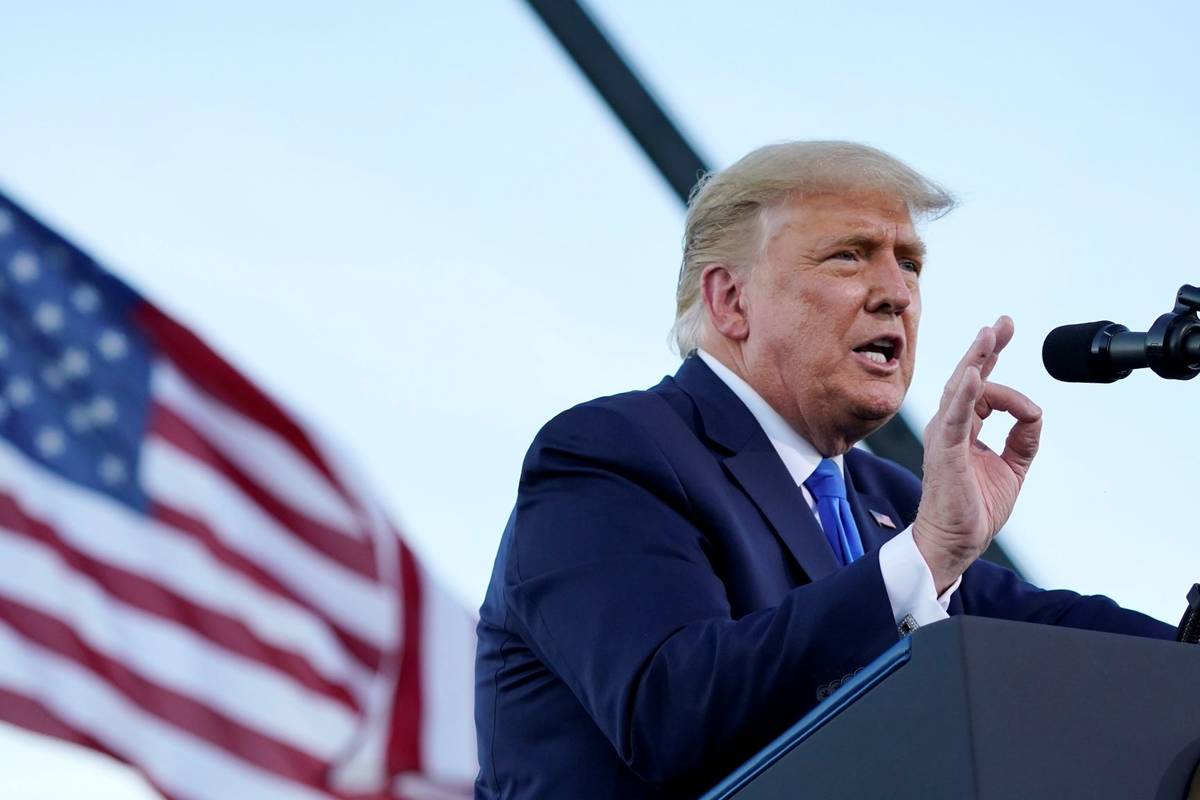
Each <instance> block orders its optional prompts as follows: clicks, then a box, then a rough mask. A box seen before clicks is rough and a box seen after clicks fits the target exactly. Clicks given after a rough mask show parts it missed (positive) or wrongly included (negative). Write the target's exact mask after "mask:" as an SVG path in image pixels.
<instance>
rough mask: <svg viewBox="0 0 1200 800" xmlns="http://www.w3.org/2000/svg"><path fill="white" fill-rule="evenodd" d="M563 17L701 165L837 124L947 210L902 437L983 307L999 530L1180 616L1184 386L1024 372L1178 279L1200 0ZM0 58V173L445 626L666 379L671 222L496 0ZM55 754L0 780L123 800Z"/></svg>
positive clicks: (71, 34)
mask: <svg viewBox="0 0 1200 800" xmlns="http://www.w3.org/2000/svg"><path fill="white" fill-rule="evenodd" d="M592 7H593V9H594V10H595V12H596V13H597V15H598V17H599V18H600V19H601V20H602V22H603V23H604V24H605V25H606V26H607V27H608V28H609V30H610V31H611V32H612V33H613V34H614V35H615V37H616V38H617V39H618V41H619V42H620V45H621V47H622V49H623V50H624V51H625V52H626V54H627V55H629V56H630V57H631V58H632V60H633V61H634V62H635V63H636V64H637V66H638V67H639V68H640V69H641V71H642V73H643V75H644V76H645V77H646V78H647V80H648V81H649V83H650V84H651V85H652V87H653V88H654V90H655V91H656V92H657V94H658V95H659V97H660V98H662V99H663V100H664V101H665V103H666V105H667V106H668V107H669V108H670V109H671V111H672V112H673V113H674V115H675V116H676V118H677V119H678V121H679V122H680V123H681V125H682V127H683V128H684V129H685V130H686V131H687V132H688V134H689V135H690V136H692V137H693V138H694V141H695V143H696V144H697V146H698V147H699V149H700V150H701V151H702V152H703V153H704V155H705V156H706V157H707V158H708V159H710V160H711V161H712V163H713V164H715V165H724V164H727V163H729V162H730V161H732V160H734V159H736V158H737V157H738V156H740V155H742V154H743V153H744V152H745V151H747V150H748V149H750V148H753V147H755V146H757V145H759V144H763V143H766V142H770V141H777V140H781V139H789V138H846V139H853V140H858V141H866V142H869V143H871V144H874V145H877V146H879V147H882V148H884V149H886V150H889V151H891V152H893V153H895V154H896V155H898V156H900V157H902V158H904V159H906V160H907V161H909V162H910V163H912V164H913V165H914V166H916V167H917V168H919V169H921V170H923V171H925V172H926V173H928V174H929V175H930V176H932V177H934V178H936V179H938V180H941V181H943V182H944V183H946V184H947V185H949V186H950V187H951V188H952V189H954V190H956V191H957V192H958V193H959V194H960V196H961V197H962V199H963V201H964V202H963V205H962V207H961V208H960V209H959V210H957V211H955V212H954V213H953V214H952V215H950V216H949V217H947V218H945V219H944V220H941V221H938V222H936V223H932V224H931V225H930V226H928V228H927V229H926V230H925V231H924V233H925V236H926V239H927V241H928V243H929V246H930V250H931V258H930V261H929V267H928V269H927V271H926V272H925V275H924V277H923V289H922V291H923V294H924V305H925V316H924V321H923V325H922V333H921V341H920V347H919V353H920V357H919V361H918V371H917V376H916V380H915V383H914V386H913V389H912V392H911V393H910V397H909V402H908V406H907V413H908V415H909V418H910V420H912V421H913V422H914V423H916V424H917V425H922V424H923V423H924V421H925V420H926V419H927V418H928V415H929V414H930V413H931V411H932V410H933V408H934V407H935V404H936V400H937V397H938V395H939V394H940V392H941V386H942V383H943V381H944V380H945V377H946V376H947V375H948V374H949V372H950V370H951V368H952V366H953V364H954V363H955V362H956V361H957V359H958V357H959V354H960V353H961V351H962V350H963V349H964V348H965V347H966V345H967V344H968V343H969V342H970V340H971V339H972V338H973V336H974V333H975V331H976V330H977V329H978V328H979V326H980V325H982V324H985V323H988V322H991V321H992V320H994V319H995V317H996V316H997V315H998V314H1000V313H1008V314H1010V315H1012V316H1013V317H1014V319H1015V320H1016V323H1017V338H1016V340H1015V341H1014V343H1013V345H1012V346H1011V347H1010V349H1009V351H1008V352H1007V353H1006V354H1005V357H1004V359H1003V361H1002V362H1001V364H1000V367H999V368H998V370H997V372H996V375H995V377H996V379H997V380H1001V381H1004V382H1007V383H1010V384H1012V385H1015V386H1017V387H1018V388H1020V389H1022V390H1023V391H1025V392H1026V393H1028V394H1029V395H1030V396H1032V397H1033V398H1034V399H1035V400H1036V401H1037V402H1038V403H1039V404H1041V405H1042V407H1043V408H1044V409H1045V411H1046V430H1045V436H1044V440H1043V453H1042V454H1041V455H1040V456H1039V458H1038V461H1037V463H1036V464H1035V466H1034V469H1033V471H1032V473H1031V475H1030V479H1029V482H1028V484H1027V486H1026V489H1025V492H1024V494H1023V496H1022V499H1021V501H1020V503H1019V504H1018V508H1017V512H1016V514H1015V515H1014V517H1013V520H1012V523H1011V525H1010V528H1009V530H1007V531H1006V533H1005V536H1004V543H1005V544H1006V546H1008V548H1009V549H1010V550H1011V551H1012V552H1013V554H1014V557H1015V558H1017V559H1018V560H1019V562H1020V563H1021V565H1022V566H1023V567H1024V568H1025V569H1026V571H1027V572H1028V574H1029V575H1031V576H1032V577H1033V578H1034V579H1035V580H1036V581H1038V582H1040V583H1042V584H1043V585H1047V586H1065V587H1069V588H1074V589H1077V590H1080V591H1087V592H1105V593H1107V594H1110V595H1111V596H1113V597H1115V598H1116V599H1117V600H1119V601H1120V602H1122V603H1124V604H1126V605H1130V606H1133V607H1136V608H1140V609H1142V610H1145V611H1148V612H1150V613H1152V614H1155V615H1156V616H1159V617H1162V618H1164V619H1167V620H1169V621H1172V622H1174V621H1175V620H1176V619H1177V618H1178V615H1179V612H1180V611H1181V609H1182V601H1183V594H1184V593H1185V592H1186V590H1187V588H1188V587H1189V586H1190V585H1191V583H1192V582H1193V581H1194V580H1197V579H1200V544H1198V543H1197V541H1196V534H1195V527H1196V526H1195V525H1194V524H1193V523H1192V522H1191V521H1190V520H1189V519H1188V517H1187V514H1186V513H1185V508H1184V506H1185V502H1184V499H1186V498H1188V497H1189V496H1190V495H1189V492H1191V491H1194V489H1193V486H1192V484H1193V483H1194V479H1193V475H1194V469H1195V456H1194V448H1195V442H1194V441H1193V440H1192V437H1191V436H1190V435H1189V433H1190V431H1191V430H1193V429H1194V426H1191V425H1187V424H1186V421H1187V420H1188V419H1189V415H1190V414H1191V413H1192V412H1193V410H1194V409H1195V408H1196V407H1197V401H1198V400H1200V383H1174V382H1166V381H1161V380H1159V379H1157V378H1155V377H1153V376H1151V375H1149V374H1146V373H1139V374H1136V375H1135V376H1133V377H1132V378H1130V379H1128V380H1126V381H1124V382H1123V383H1120V384H1116V385H1113V386H1103V387H1099V386H1097V387H1093V386H1068V385H1064V384H1057V383H1055V382H1053V381H1052V380H1050V379H1049V378H1048V377H1047V376H1046V375H1045V374H1044V372H1043V370H1042V368H1041V365H1040V357H1039V352H1040V346H1041V339H1042V337H1043V336H1044V335H1045V333H1046V332H1047V331H1048V330H1049V329H1050V328H1051V327H1053V326H1054V325H1057V324H1061V323H1064V322H1075V321H1084V320H1090V319H1098V318H1110V319H1115V320H1118V321H1121V322H1124V323H1125V324H1127V325H1129V326H1130V327H1131V328H1133V329H1139V328H1141V329H1144V327H1145V326H1146V325H1147V324H1149V323H1150V322H1151V321H1152V320H1153V319H1154V317H1155V316H1157V315H1158V314H1160V313H1163V312H1164V311H1167V310H1169V308H1170V306H1171V302H1172V299H1173V295H1174V292H1175V290H1176V289H1177V288H1178V286H1179V285H1180V284H1181V283H1184V282H1200V265H1198V264H1197V259H1196V256H1195V250H1194V248H1192V247H1191V242H1192V240H1193V239H1194V238H1195V230H1196V220H1197V219H1198V218H1200V193H1198V192H1197V186H1200V167H1198V160H1197V158H1196V155H1195V147H1194V137H1195V132H1196V130H1197V127H1198V126H1197V123H1198V122H1200V119H1198V112H1197V108H1198V107H1200V104H1198V103H1197V99H1198V98H1197V90H1196V85H1195V76H1196V75H1200V54H1198V51H1197V49H1196V48H1195V46H1194V42H1195V39H1196V36H1197V33H1200V25H1198V24H1197V23H1198V22H1200V11H1198V10H1197V7H1196V6H1195V5H1194V4H1189V3H1185V2H1157V3H1142V4H1137V6H1136V7H1135V6H1134V4H1129V3H1125V4H1106V3H1095V2H1090V3H1082V2H1080V3H1059V4H1046V3H1032V2H1026V3H1007V4H1003V5H996V4H993V5H991V6H989V7H987V8H984V7H982V6H980V5H978V4H965V3H949V2H944V3H928V4H924V5H922V6H920V7H919V8H914V7H913V6H912V5H911V4H909V5H905V6H902V5H897V4H895V3H888V2H882V1H879V2H875V1H871V2H859V3H855V4H798V3H783V2H757V3H745V4H739V8H738V10H737V11H736V12H735V11H733V10H732V9H731V6H730V5H729V4H727V3H718V2H692V3H688V4H686V5H685V4H682V3H667V2H634V1H633V0H595V2H594V3H593V4H592ZM0 41H2V42H3V47H0V108H2V109H3V120H4V124H3V125H0V186H2V187H3V188H4V189H5V190H6V191H8V192H10V193H12V194H13V195H14V196H15V197H16V198H17V199H18V200H20V201H23V202H25V203H26V205H27V206H29V207H30V208H31V210H33V211H35V212H36V213H40V214H41V215H42V216H43V217H44V218H45V219H46V220H47V221H48V222H50V223H52V224H54V225H56V226H58V227H59V228H60V229H61V230H63V231H64V232H65V233H67V235H68V236H72V237H74V239H75V240H76V241H77V242H78V243H80V244H82V245H84V246H85V247H87V248H89V249H91V250H92V252H93V253H94V254H95V255H97V256H98V257H100V258H101V259H102V260H103V261H105V262H106V263H108V264H109V265H110V266H111V267H112V268H113V269H115V270H116V271H117V272H118V273H120V274H121V275H123V276H124V277H125V278H127V279H128V280H130V281H131V282H133V283H134V284H135V285H137V286H139V287H140V288H141V289H142V290H143V291H145V292H146V293H147V294H148V295H149V296H151V297H152V298H155V299H156V300H157V301H158V302H159V303H160V304H161V305H163V306H164V307H165V308H167V309H169V310H171V311H173V312H175V313H176V314H177V315H178V316H180V317H181V318H183V319H184V320H186V321H187V322H189V323H190V324H192V325H193V326H194V327H195V328H196V329H197V330H198V331H200V332H201V333H202V334H203V335H205V336H207V337H208V338H209V339H210V341H212V342H213V343H214V344H216V345H217V346H218V347H219V348H220V349H222V350H223V351H224V352H225V353H226V354H227V355H228V356H230V357H231V358H232V359H233V360H234V361H235V362H237V363H238V364H240V365H242V366H244V367H245V368H246V369H247V370H248V371H249V372H250V373H251V374H252V375H253V376H255V377H257V378H258V379H259V380H260V381H261V382H262V383H263V384H264V385H265V386H267V387H268V388H269V389H271V390H272V391H274V392H275V393H276V394H277V395H278V396H280V397H282V398H283V399H284V400H285V401H286V402H287V403H288V404H290V405H291V406H292V407H293V408H295V409H296V410H298V411H299V412H301V413H302V414H303V415H304V416H305V417H306V418H308V419H310V420H311V421H313V422H314V423H316V424H317V425H318V426H319V427H321V428H322V429H324V430H326V431H328V432H329V434H330V435H331V436H332V437H333V438H335V439H337V440H339V441H341V442H342V443H343V444H344V445H345V446H346V448H347V449H348V450H350V451H351V452H353V453H355V454H356V455H357V457H358V459H359V460H360V461H362V462H364V463H365V465H366V467H367V469H368V472H369V473H370V474H371V475H372V476H373V479H374V482H375V484H376V485H377V487H378V488H379V491H380V493H381V494H382V495H383V496H384V497H385V499H386V501H387V504H388V505H389V506H390V507H391V508H392V509H393V510H394V512H395V515H396V517H397V518H398V520H399V521H400V522H401V523H402V524H403V526H404V527H405V529H406V530H407V531H408V533H409V535H410V537H411V539H412V540H413V542H414V543H415V544H416V546H417V547H418V548H419V550H420V552H421V553H422V554H423V555H424V557H425V559H426V561H427V562H428V563H429V565H430V567H431V568H432V569H433V570H434V571H435V572H436V573H438V574H440V575H441V576H443V577H444V579H445V580H446V581H447V582H449V584H450V585H451V586H452V587H453V589H454V590H455V591H456V592H457V593H458V595H459V596H460V597H462V599H463V602H464V603H469V604H471V605H475V604H477V603H478V601H479V599H480V598H481V596H482V593H483V588H484V584H485V582H486V579H487V574H488V570H489V568H490V563H491V558H492V555H493V553H494V549H495V545H496V542H497V540H498V537H499V534H500V530H501V527H502V525H503V522H504V519H505V517H506V515H507V512H508V507H509V505H510V503H511V501H512V497H513V491H514V487H515V482H516V478H517V470H518V467H519V464H520V460H521V458H522V456H523V454H524V450H525V448H526V446H527V445H528V443H529V441H530V439H531V438H532V436H533V434H534V433H535V432H536V430H537V429H538V427H540V425H541V424H542V423H543V422H544V421H545V420H546V419H548V418H549V417H550V416H552V415H553V414H554V413H556V412H557V411H559V410H561V409H563V408H565V407H566V406H568V405H571V404H573V403H576V402H579V401H581V400H585V399H588V398H590V397H593V396H596V395H599V394H607V393H611V392H615V391H621V390H625V389H629V388H634V387H643V386H648V385H650V384H652V383H655V382H656V381H657V380H658V379H659V378H660V377H661V376H662V375H663V374H664V373H669V372H673V371H674V369H675V366H676V363H677V359H676V358H675V357H674V356H673V355H672V354H671V352H670V351H669V349H668V347H667V331H668V329H669V327H670V323H671V314H672V308H673V307H672V297H673V286H674V281H675V276H676V271H677V265H678V243H679V236H680V229H681V221H682V213H681V210H680V208H679V206H678V203H677V202H676V200H675V199H674V197H673V196H672V195H670V193H669V192H668V191H667V190H666V188H665V187H664V186H663V185H662V183H661V182H660V180H659V179H658V177H657V176H656V175H655V174H654V173H653V172H652V171H651V170H650V168H649V166H648V165H647V163H646V161H645V160H644V158H643V157H642V155H641V154H640V152H639V151H638V150H637V149H636V148H635V146H634V145H633V144H632V143H631V142H630V141H629V140H628V139H627V137H626V136H625V134H624V132H623V131H622V130H621V128H620V127H619V125H618V124H617V123H616V122H615V121H614V120H613V119H612V118H611V117H610V115H609V114H608V112H607V110H606V109H605V108H604V107H603V105H602V104H601V103H600V101H599V100H598V99H597V98H596V97H594V96H593V94H592V92H591V90H590V88H589V87H588V86H587V85H586V84H585V83H584V81H583V80H582V78H581V77H579V76H578V75H577V74H576V72H575V70H574V68H573V67H572V66H571V65H570V64H569V63H568V62H567V61H566V60H565V59H564V57H563V56H562V54H561V53H560V51H559V49H558V46H557V45H556V44H555V43H554V42H553V41H552V40H551V39H550V38H549V37H548V36H547V35H546V34H545V33H544V32H543V30H542V28H541V25H540V23H539V22H538V21H537V20H536V19H535V18H534V17H533V15H532V14H531V13H530V12H529V11H527V10H526V8H525V6H524V5H523V4H522V3H520V2H516V0H505V1H503V2H466V1H465V0H452V1H450V2H442V3H437V4H395V3H385V2H361V3H356V4H353V5H352V6H348V5H346V4H333V3H315V2H309V3H284V2H282V1H279V2H262V3H256V4H253V6H251V7H246V5H245V4H233V3H219V2H218V3H209V4H205V5H203V6H201V5H199V4H196V5H193V6H191V7H190V8H185V7H182V6H180V5H179V4H173V5H170V6H164V5H163V4H157V3H150V2H141V3H137V2H118V3H111V4H106V5H105V6H104V8H103V10H102V11H101V10H100V7H98V6H91V5H88V4H82V3H38V4H28V3H16V2H0ZM985 436H986V437H988V438H990V440H991V441H993V442H994V441H996V438H998V437H1002V436H1003V428H1002V427H1001V426H1000V425H999V424H990V425H989V428H988V431H987V433H986V434H985ZM1176 498H1179V499H1178V500H1177V499H1176ZM9 740H14V741H12V742H11V743H10V741H9ZM59 751H60V748H51V747H48V746H44V745H42V744H41V743H40V742H37V741H36V740H34V739H32V738H27V737H21V738H20V739H19V740H17V739H15V735H14V734H12V733H11V732H6V735H5V736H4V738H3V739H0V794H3V795H4V796H5V797H56V796H65V795H66V794H68V793H70V792H71V791H72V790H70V789H68V788H67V787H66V785H60V784H57V783H55V781H56V780H59V779H70V778H72V777H73V778H74V779H75V780H77V781H79V780H83V781H85V785H87V786H89V787H91V789H92V790H91V791H89V794H90V796H93V797H99V796H104V797H111V798H120V797H130V798H132V797H138V796H140V794H139V790H138V789H136V788H129V787H128V786H126V785H125V784H123V783H122V782H121V781H122V779H120V778H117V779H114V780H115V781H116V783H114V788H112V789H111V790H107V789H104V788H99V787H103V786H105V785H106V784H103V783H102V781H104V780H106V778H104V777H97V775H99V774H103V775H108V774H109V772H108V771H104V770H100V771H99V772H96V771H94V770H96V769H97V768H95V767H89V766H86V764H94V763H102V762H98V760H96V759H92V760H84V759H76V758H74V757H72V756H67V757H66V760H65V761H57V760H55V758H56V756H55V755H54V754H55V753H58V752H59ZM72 755H73V754H72ZM80 776H84V777H82V778H81V777H80ZM39 787H40V788H39ZM105 791H107V792H108V793H107V794H102V793H103V792H105ZM39 792H41V793H40V794H39ZM76 794H77V792H76Z"/></svg>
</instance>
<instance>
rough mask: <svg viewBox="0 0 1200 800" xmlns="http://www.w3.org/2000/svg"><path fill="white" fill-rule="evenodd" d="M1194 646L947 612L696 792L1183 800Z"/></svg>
mask: <svg viewBox="0 0 1200 800" xmlns="http://www.w3.org/2000/svg"><path fill="white" fill-rule="evenodd" d="M1198 760H1200V647H1197V646H1195V645H1182V644H1176V643H1174V642H1162V641H1154V640H1149V639H1139V638H1135V637H1131V636H1117V635H1114V634H1104V633H1092V632H1090V631H1079V630H1073V629H1070V628H1055V627H1049V626H1044V625H1029V624H1023V623H1017V622H1006V621H1003V620H993V619H983V618H978V617H955V618H952V619H950V620H947V621H945V622H939V623H937V624H934V625H930V626H928V627H925V628H922V629H920V630H918V631H916V632H915V633H914V634H913V635H912V636H910V637H908V638H907V639H904V640H903V641H901V642H899V643H897V644H896V645H895V646H894V647H893V648H892V649H891V650H889V651H887V652H886V653H884V654H883V655H882V656H881V657H880V658H879V659H877V660H876V661H875V662H873V663H872V664H871V665H870V666H869V667H867V668H866V669H864V670H863V671H862V672H860V673H859V674H858V675H856V676H855V677H854V678H853V679H852V680H850V681H849V682H847V683H846V684H845V685H844V686H842V687H841V688H840V689H838V691H837V692H835V693H834V694H833V695H831V696H830V697H829V698H827V699H826V700H825V701H824V702H822V703H821V704H820V705H819V706H817V707H816V708H815V709H813V711H812V712H810V713H809V714H808V715H806V716H805V717H804V718H803V719H801V720H800V721H799V722H798V723H796V725H794V726H793V727H792V728H791V729H789V730H788V731H787V732H785V733H784V734H783V735H782V736H780V737H779V738H778V739H776V741H775V742H773V743H772V744H771V745H770V746H768V747H767V748H766V749H764V750H763V751H762V752H760V753H759V754H758V755H757V756H755V757H754V758H753V759H751V760H750V761H749V762H747V763H746V764H745V765H743V766H742V767H741V768H740V769H739V770H737V771H736V772H734V773H733V774H732V775H730V776H729V778H727V779H726V780H725V781H723V782H722V783H721V784H719V785H718V786H717V787H716V788H714V789H713V790H712V791H711V792H709V793H708V794H706V795H705V797H704V800H726V798H736V800H784V799H785V798H786V799H787V800H793V799H796V798H804V799H807V798H821V800H842V799H843V798H845V800H862V798H909V797H912V798H925V799H926V800H939V799H941V798H946V800H969V799H971V798H979V800H1013V799H1014V798H1022V799H1024V798H1030V799H1031V800H1032V799H1033V798H1055V800H1058V799H1059V798H1088V799H1089V800H1101V799H1104V800H1107V799H1108V798H1112V799H1113V800H1183V798H1185V797H1186V796H1187V792H1188V786H1189V784H1190V782H1191V779H1192V773H1193V771H1194V769H1195V767H1196V762H1197V761H1198Z"/></svg>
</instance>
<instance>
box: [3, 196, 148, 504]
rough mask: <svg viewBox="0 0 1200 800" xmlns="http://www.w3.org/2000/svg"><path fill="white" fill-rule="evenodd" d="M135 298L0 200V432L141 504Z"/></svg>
mask: <svg viewBox="0 0 1200 800" xmlns="http://www.w3.org/2000/svg"><path fill="white" fill-rule="evenodd" d="M137 302H138V298H137V297H136V295H134V294H133V293H132V292H130V291H129V290H128V289H127V288H126V287H124V286H123V285H121V284H120V283H119V282H117V281H115V280H114V279H113V278H112V277H111V276H109V275H107V274H105V273H104V272H103V271H102V270H101V269H100V268H99V267H98V266H97V265H96V264H95V263H94V262H93V261H92V260H91V259H89V258H87V257H86V256H84V255H83V254H82V253H80V252H79V251H77V250H74V249H73V248H69V247H66V246H64V245H63V244H62V243H60V241H59V240H58V238H57V237H56V236H54V234H52V233H51V232H49V231H48V230H46V229H45V228H44V227H43V226H42V225H41V224H40V223H38V222H37V221H36V220H34V219H32V218H31V217H29V216H28V215H27V214H25V213H24V212H23V211H22V210H21V209H19V208H16V207H14V206H12V205H10V204H8V203H5V202H4V201H3V200H2V199H0V436H3V438H5V439H7V440H8V441H10V442H12V444H14V445H15V446H16V447H17V448H19V449H20V450H21V451H22V452H23V453H25V454H26V455H27V456H29V457H30V458H32V459H34V460H36V461H37V462H38V463H40V464H42V465H43V466H45V467H47V468H48V469H50V470H52V471H54V472H56V473H58V474H60V475H62V476H63V477H65V478H68V479H69V480H72V481H75V482H78V483H81V484H84V485H85V486H88V487H91V488H93V489H97V490H100V491H103V492H105V493H107V494H109V495H111V496H113V497H115V498H118V499H120V500H121V501H123V502H125V503H129V504H131V505H134V506H138V507H143V506H144V505H145V502H146V501H145V495H144V493H143V492H141V491H140V490H139V488H138V485H137V480H136V478H137V468H138V451H139V447H140V444H141V440H142V436H143V433H144V430H145V426H146V419H147V414H148V410H149V400H150V386H149V380H150V355H149V347H148V344H147V342H146V341H145V339H144V337H143V336H141V335H140V334H139V332H138V331H137V330H136V328H135V327H133V326H132V325H130V324H129V323H130V314H131V312H132V311H133V308H134V307H135V304H136V303H137Z"/></svg>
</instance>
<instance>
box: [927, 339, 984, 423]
mask: <svg viewBox="0 0 1200 800" xmlns="http://www.w3.org/2000/svg"><path fill="white" fill-rule="evenodd" d="M995 346H996V332H995V331H994V330H992V328H991V326H985V327H983V328H981V329H980V330H979V333H977V334H976V335H975V339H974V341H972V342H971V346H970V347H968V348H967V352H966V353H965V354H964V355H963V357H962V359H961V360H960V361H959V362H958V366H956V367H955V368H954V372H953V373H952V374H951V375H950V380H948V381H946V388H945V389H944V390H942V400H941V402H940V403H939V404H938V411H939V412H944V411H945V410H946V408H947V407H948V406H949V404H950V401H951V399H952V398H953V397H954V396H955V393H956V392H957V391H958V387H959V386H960V385H961V383H962V378H963V374H964V373H965V372H966V370H967V369H968V368H969V367H975V368H977V369H979V368H981V367H982V366H983V364H984V362H986V361H987V359H988V356H989V355H991V353H992V351H993V350H994V349H995Z"/></svg>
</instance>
